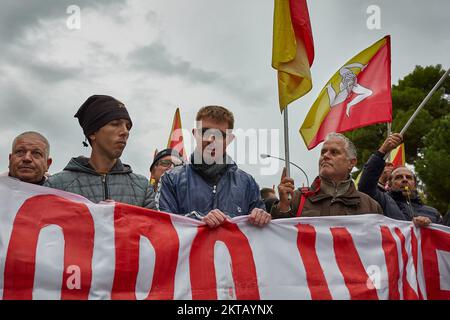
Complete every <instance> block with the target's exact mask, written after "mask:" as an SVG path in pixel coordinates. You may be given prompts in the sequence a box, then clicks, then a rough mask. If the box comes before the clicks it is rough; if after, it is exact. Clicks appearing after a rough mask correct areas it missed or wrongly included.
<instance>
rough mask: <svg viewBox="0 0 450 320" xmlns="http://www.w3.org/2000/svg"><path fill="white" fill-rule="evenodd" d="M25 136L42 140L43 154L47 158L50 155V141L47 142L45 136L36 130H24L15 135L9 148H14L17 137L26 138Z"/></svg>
mask: <svg viewBox="0 0 450 320" xmlns="http://www.w3.org/2000/svg"><path fill="white" fill-rule="evenodd" d="M27 137H32V138H34V139H37V140H40V141H42V142H43V143H44V144H45V156H46V158H47V159H48V158H49V157H50V143H49V142H48V140H47V138H46V137H44V136H43V135H42V134H40V133H39V132H36V131H26V132H23V133H21V134H19V135H18V136H17V137H15V138H14V140H13V143H12V148H11V150H14V146H15V145H16V144H17V141H18V140H19V139H22V138H23V139H26V138H27Z"/></svg>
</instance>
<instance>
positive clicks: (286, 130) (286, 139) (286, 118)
mask: <svg viewBox="0 0 450 320" xmlns="http://www.w3.org/2000/svg"><path fill="white" fill-rule="evenodd" d="M283 115H284V159H286V177H290V176H291V170H290V167H289V161H290V160H289V116H288V108H287V107H286V108H284V110H283Z"/></svg>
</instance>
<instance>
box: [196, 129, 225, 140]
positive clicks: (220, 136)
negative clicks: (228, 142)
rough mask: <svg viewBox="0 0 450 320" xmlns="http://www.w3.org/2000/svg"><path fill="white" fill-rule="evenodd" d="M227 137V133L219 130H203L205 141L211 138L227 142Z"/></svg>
mask: <svg viewBox="0 0 450 320" xmlns="http://www.w3.org/2000/svg"><path fill="white" fill-rule="evenodd" d="M227 135H228V134H227V133H226V132H223V131H222V130H219V129H212V128H202V137H203V140H209V139H211V138H214V140H225V138H226V137H227Z"/></svg>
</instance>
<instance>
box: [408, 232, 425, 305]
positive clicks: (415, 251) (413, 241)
mask: <svg viewBox="0 0 450 320" xmlns="http://www.w3.org/2000/svg"><path fill="white" fill-rule="evenodd" d="M411 249H412V256H413V261H414V269H415V270H416V281H417V291H418V292H419V300H423V295H422V291H421V290H420V284H419V269H418V268H417V261H418V260H417V259H418V257H417V255H418V252H419V251H418V250H419V248H418V245H417V238H416V235H415V234H414V228H413V227H411Z"/></svg>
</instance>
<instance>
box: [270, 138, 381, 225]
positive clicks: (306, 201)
mask: <svg viewBox="0 0 450 320" xmlns="http://www.w3.org/2000/svg"><path fill="white" fill-rule="evenodd" d="M356 162H357V158H356V148H355V146H354V144H353V143H352V142H351V141H350V140H349V139H347V138H346V137H345V136H344V135H342V134H339V133H330V134H328V136H327V137H326V139H325V142H324V144H323V146H322V150H321V153H320V159H319V176H318V177H317V178H316V179H315V180H314V182H313V184H312V186H311V187H309V188H301V189H297V190H294V180H293V179H292V178H288V177H286V176H285V173H284V172H283V177H282V179H281V183H280V185H279V186H278V193H279V195H280V201H279V202H278V203H276V204H274V205H273V206H272V210H271V215H272V218H274V219H276V218H289V217H300V216H301V217H314V216H338V215H357V214H365V213H379V214H382V213H383V211H382V209H381V207H380V205H379V204H378V203H377V202H376V201H374V200H373V199H371V198H370V197H369V196H368V195H366V194H364V193H362V192H359V191H358V190H356V187H355V184H354V183H353V180H352V179H351V177H350V172H351V171H352V169H353V167H354V166H355V165H356ZM289 194H290V195H291V199H289V196H288V195H289Z"/></svg>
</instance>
